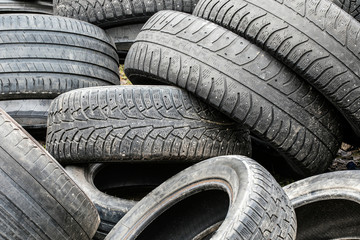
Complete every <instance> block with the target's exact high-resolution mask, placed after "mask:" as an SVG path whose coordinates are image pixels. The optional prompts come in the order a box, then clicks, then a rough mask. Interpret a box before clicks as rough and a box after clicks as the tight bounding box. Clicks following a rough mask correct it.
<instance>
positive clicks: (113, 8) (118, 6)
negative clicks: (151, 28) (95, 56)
mask: <svg viewBox="0 0 360 240" xmlns="http://www.w3.org/2000/svg"><path fill="white" fill-rule="evenodd" d="M197 2H198V0H166V1H165V0H152V1H146V0H125V1H120V0H75V1H74V0H55V1H54V13H55V14H56V15H60V16H64V17H70V18H76V19H79V20H82V21H86V22H90V23H92V24H95V25H98V26H100V27H102V28H109V27H113V26H119V25H125V24H132V23H138V22H145V21H146V20H147V19H148V18H149V17H150V16H151V15H153V14H154V13H156V12H158V11H161V10H176V11H181V12H187V13H191V12H192V11H193V10H194V8H195V6H196V3H197Z"/></svg>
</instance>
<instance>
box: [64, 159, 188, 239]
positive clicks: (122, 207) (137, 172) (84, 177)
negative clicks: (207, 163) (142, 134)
mask: <svg viewBox="0 0 360 240" xmlns="http://www.w3.org/2000/svg"><path fill="white" fill-rule="evenodd" d="M186 167H188V165H184V164H181V165H175V164H166V165H164V164H162V165H159V164H128V163H121V164H90V165H88V166H86V167H82V166H67V167H66V168H65V170H66V172H67V173H68V174H69V176H70V177H72V178H73V180H74V181H75V182H76V183H77V184H78V185H79V186H80V188H81V189H82V190H83V191H84V192H85V193H86V195H87V196H88V197H89V198H90V199H91V201H92V202H93V203H94V205H95V206H96V209H97V210H98V212H99V215H100V219H101V222H100V225H99V228H98V230H97V232H96V234H95V236H94V238H93V239H104V238H105V237H106V235H107V234H108V233H109V232H110V230H111V229H112V228H113V227H114V226H115V224H116V223H117V222H118V221H119V220H120V219H121V218H122V217H123V216H124V215H125V214H126V213H127V212H128V211H129V210H130V209H131V208H132V207H133V206H134V205H135V204H136V203H137V201H138V200H140V199H141V198H142V197H144V196H145V195H146V194H147V193H149V192H150V191H151V190H153V189H154V188H155V187H157V186H159V185H160V184H161V183H163V182H164V181H166V180H167V179H168V178H170V177H172V176H173V175H175V174H176V173H178V172H180V171H181V170H183V169H185V168H186Z"/></svg>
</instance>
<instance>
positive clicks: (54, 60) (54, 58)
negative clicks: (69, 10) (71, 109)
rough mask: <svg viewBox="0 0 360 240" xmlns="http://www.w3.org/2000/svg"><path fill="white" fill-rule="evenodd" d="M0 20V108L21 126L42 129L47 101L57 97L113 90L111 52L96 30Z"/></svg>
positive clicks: (27, 17) (70, 23) (54, 20)
mask: <svg viewBox="0 0 360 240" xmlns="http://www.w3.org/2000/svg"><path fill="white" fill-rule="evenodd" d="M16 2H17V1H16ZM0 7H1V6H0ZM0 19H1V23H2V24H1V26H0V28H1V34H2V37H1V40H0V52H1V54H0V66H1V72H0V107H1V108H3V109H4V110H6V111H7V112H8V113H9V114H10V115H11V116H12V117H14V118H15V119H16V120H17V121H18V122H19V123H20V124H21V125H22V126H24V127H27V128H42V129H46V121H47V111H48V109H49V106H50V103H51V100H52V99H54V98H55V97H57V96H58V95H59V94H61V93H64V92H66V91H69V90H72V89H77V88H83V87H91V86H102V85H113V84H119V72H118V65H119V62H118V56H117V54H116V50H115V46H114V43H113V42H112V40H111V38H109V36H108V35H107V34H106V33H105V32H104V31H103V30H102V29H100V28H98V27H96V26H93V25H91V24H88V23H85V22H81V21H78V20H74V19H69V18H63V17H57V16H50V15H40V14H0Z"/></svg>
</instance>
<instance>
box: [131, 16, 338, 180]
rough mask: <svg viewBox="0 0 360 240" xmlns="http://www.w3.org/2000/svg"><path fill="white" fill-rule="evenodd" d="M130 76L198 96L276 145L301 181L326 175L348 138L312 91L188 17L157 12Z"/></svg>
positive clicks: (260, 54)
mask: <svg viewBox="0 0 360 240" xmlns="http://www.w3.org/2000/svg"><path fill="white" fill-rule="evenodd" d="M125 73H126V75H127V77H128V78H129V79H130V81H133V80H136V81H138V80H140V81H144V82H146V81H147V80H148V79H150V80H151V81H153V80H158V81H163V82H166V83H170V84H176V85H178V86H180V87H182V88H185V89H187V90H188V91H190V92H192V93H194V94H195V95H196V96H198V97H200V98H201V99H202V100H204V101H205V102H207V103H209V104H210V105H212V106H214V107H215V108H217V109H218V110H220V111H221V112H223V113H225V114H226V115H228V116H230V117H231V118H232V119H234V120H236V121H238V122H240V123H243V124H244V125H246V126H247V127H249V128H250V130H251V131H252V133H253V134H254V135H257V136H258V137H259V138H260V139H262V140H264V141H266V142H268V143H269V144H271V145H272V147H273V148H275V149H277V150H278V151H279V152H281V154H283V155H284V156H286V158H287V160H288V162H289V163H290V164H291V165H292V167H293V169H294V170H295V171H296V172H297V173H298V174H299V175H310V174H316V173H319V172H323V171H324V170H326V169H327V167H328V166H329V164H330V163H331V162H332V160H333V159H334V156H335V154H336V152H337V150H338V148H339V144H340V141H341V139H342V130H341V125H342V122H341V121H339V116H338V115H339V114H338V112H337V111H336V110H335V109H334V108H333V107H332V106H331V105H330V104H329V103H328V102H327V100H326V99H325V98H323V97H322V96H321V95H320V94H319V93H318V92H317V91H316V90H314V89H313V88H312V87H311V86H310V85H308V84H307V83H306V82H304V81H303V80H302V79H299V78H298V77H297V76H296V74H294V73H293V72H292V71H290V70H289V69H288V68H286V67H285V66H283V64H281V63H280V62H278V61H276V60H275V59H274V58H273V57H271V56H270V55H269V54H267V53H266V52H265V51H263V50H261V49H260V48H258V47H256V46H255V45H253V44H251V43H249V42H248V41H246V40H245V39H243V38H241V37H239V36H237V35H236V34H234V33H232V32H230V31H228V30H226V29H224V28H222V27H220V26H217V25H215V24H213V23H210V22H208V21H206V20H203V19H200V18H197V17H195V16H191V15H189V14H185V13H179V12H174V11H162V12H160V13H157V14H155V15H154V16H153V17H152V18H151V19H150V20H149V21H148V22H147V24H146V25H145V26H144V27H143V29H142V31H141V32H140V34H139V35H138V37H137V39H136V43H135V44H134V45H133V46H132V47H131V49H130V51H129V54H128V56H127V59H126V62H125Z"/></svg>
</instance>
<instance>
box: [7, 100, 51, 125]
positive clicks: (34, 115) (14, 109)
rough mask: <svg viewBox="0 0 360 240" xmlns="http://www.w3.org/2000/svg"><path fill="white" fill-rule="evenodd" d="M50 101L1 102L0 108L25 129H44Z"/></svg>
mask: <svg viewBox="0 0 360 240" xmlns="http://www.w3.org/2000/svg"><path fill="white" fill-rule="evenodd" d="M51 101H52V100H51V99H24V100H21V99H20V100H1V101H0V108H2V109H3V110H4V111H5V112H7V113H8V114H9V115H10V116H11V117H12V118H13V119H14V120H15V121H16V122H18V123H19V124H20V125H21V126H22V127H24V128H26V129H29V128H44V129H45V128H46V127H47V124H46V123H47V116H48V111H49V107H50V104H51Z"/></svg>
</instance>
